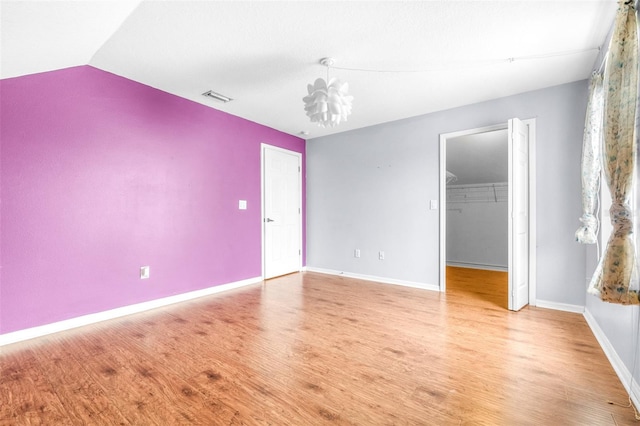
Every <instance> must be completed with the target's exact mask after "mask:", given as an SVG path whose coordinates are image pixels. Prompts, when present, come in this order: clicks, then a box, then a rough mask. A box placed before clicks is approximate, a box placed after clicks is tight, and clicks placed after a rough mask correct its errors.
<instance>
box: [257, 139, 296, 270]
mask: <svg viewBox="0 0 640 426" xmlns="http://www.w3.org/2000/svg"><path fill="white" fill-rule="evenodd" d="M301 162H302V156H301V155H300V153H297V152H293V151H288V150H285V149H280V148H276V147H271V146H267V145H263V146H262V171H263V176H262V182H263V195H262V204H263V209H262V211H263V216H262V217H263V268H264V278H265V279H267V278H273V277H277V276H279V275H284V274H288V273H291V272H296V271H299V270H300V269H301V266H302V204H301V199H302V191H301V188H302V178H301Z"/></svg>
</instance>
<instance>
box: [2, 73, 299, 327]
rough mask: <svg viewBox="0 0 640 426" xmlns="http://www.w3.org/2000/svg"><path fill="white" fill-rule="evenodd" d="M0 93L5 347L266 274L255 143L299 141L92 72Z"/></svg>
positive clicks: (32, 80)
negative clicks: (29, 335)
mask: <svg viewBox="0 0 640 426" xmlns="http://www.w3.org/2000/svg"><path fill="white" fill-rule="evenodd" d="M0 91H1V93H2V97H1V100H0V102H1V103H0V120H1V128H0V141H1V142H0V143H1V145H0V162H1V167H0V200H1V204H0V219H1V222H0V253H1V256H2V257H1V258H0V265H1V268H0V270H1V272H2V275H1V277H0V279H1V281H0V334H5V333H8V332H12V331H16V330H21V329H26V328H30V327H35V326H39V325H44V324H48V323H52V322H56V321H61V320H65V319H69V318H73V317H77V316H81V315H86V314H90V313H95V312H100V311H104V310H108V309H113V308H117V307H121V306H126V305H131V304H135V303H140V302H144V301H148V300H153V299H158V298H161V297H166V296H171V295H175V294H180V293H185V292H189V291H193V290H198V289H202V288H207V287H211V286H215V285H219V284H224V283H228V282H233V281H238V280H243V279H247V278H253V277H257V276H260V275H261V273H262V265H261V235H260V232H261V222H260V221H261V213H260V144H261V143H268V144H271V145H274V146H279V147H282V148H287V149H290V150H292V151H296V152H301V153H302V154H303V165H304V163H305V159H304V151H305V143H304V140H302V139H299V138H297V137H294V136H291V135H287V134H284V133H281V132H279V131H276V130H273V129H271V128H268V127H265V126H262V125H259V124H256V123H253V122H250V121H247V120H244V119H241V118H238V117H235V116H232V115H229V114H226V113H223V112H220V111H217V110H214V109H212V108H208V107H206V106H203V105H200V104H198V103H195V102H191V101H188V100H185V99H182V98H179V97H177V96H173V95H170V94H167V93H165V92H162V91H160V90H156V89H153V88H151V87H148V86H145V85H142V84H139V83H136V82H133V81H131V80H127V79H125V78H122V77H119V76H116V75H113V74H110V73H107V72H104V71H101V70H98V69H96V68H92V67H90V66H81V67H74V68H68V69H64V70H59V71H53V72H47V73H42V74H34V75H29V76H24V77H18V78H11V79H5V80H1V81H0ZM303 176H304V171H303ZM303 182H304V181H303ZM241 199H244V200H247V204H248V209H247V210H238V200H241ZM304 199H306V197H305V194H304V185H303V200H304ZM303 207H304V206H303ZM304 216H305V215H303V217H304ZM303 229H304V226H303ZM303 247H304V245H303ZM143 265H150V267H151V278H150V279H149V280H147V281H143V280H140V279H139V277H138V272H139V268H140V266H143Z"/></svg>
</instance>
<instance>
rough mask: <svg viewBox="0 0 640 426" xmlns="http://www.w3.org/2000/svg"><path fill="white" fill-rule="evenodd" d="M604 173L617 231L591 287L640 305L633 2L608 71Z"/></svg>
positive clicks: (623, 8) (620, 15)
mask: <svg viewBox="0 0 640 426" xmlns="http://www.w3.org/2000/svg"><path fill="white" fill-rule="evenodd" d="M605 88H606V92H607V93H606V95H605V117H604V151H603V158H604V163H603V167H604V171H605V177H606V181H607V185H608V186H609V190H610V192H611V198H612V204H611V209H610V212H611V223H612V225H613V231H612V233H611V236H610V237H609V241H608V242H607V248H606V251H605V253H604V255H603V256H602V258H601V259H600V263H599V264H598V267H597V269H596V272H595V273H594V275H593V278H592V279H591V283H590V284H589V293H591V294H595V295H599V296H600V298H601V299H602V300H604V301H606V302H612V303H620V304H625V305H628V304H635V305H637V304H639V302H638V280H637V271H636V264H635V263H636V253H635V245H634V241H633V238H632V236H631V233H632V232H633V222H632V218H633V212H632V210H631V208H630V206H629V197H630V195H631V190H632V186H633V185H632V183H633V176H634V173H635V151H636V137H635V120H636V102H637V94H638V34H637V23H636V11H635V8H634V5H633V2H632V1H630V2H628V3H624V2H622V1H621V2H620V3H619V9H618V12H617V15H616V21H615V24H614V29H613V36H612V39H611V46H610V48H609V57H608V58H607V66H606V69H605Z"/></svg>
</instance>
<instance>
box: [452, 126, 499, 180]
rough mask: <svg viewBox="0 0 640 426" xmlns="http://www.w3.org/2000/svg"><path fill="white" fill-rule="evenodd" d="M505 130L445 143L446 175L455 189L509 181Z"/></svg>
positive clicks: (463, 137) (453, 139)
mask: <svg viewBox="0 0 640 426" xmlns="http://www.w3.org/2000/svg"><path fill="white" fill-rule="evenodd" d="M508 141H509V138H508V136H507V129H503V130H494V131H492V132H484V133H476V134H472V135H465V136H458V137H457V138H448V139H447V171H450V172H451V173H453V174H454V175H456V177H457V178H458V179H457V180H456V182H455V183H454V184H455V185H469V184H478V183H499V182H507V181H508V180H509V176H508V171H509V162H508V156H509V153H508Z"/></svg>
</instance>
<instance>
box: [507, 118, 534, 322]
mask: <svg viewBox="0 0 640 426" xmlns="http://www.w3.org/2000/svg"><path fill="white" fill-rule="evenodd" d="M508 133H509V309H510V310H512V311H518V310H520V309H522V307H524V306H525V305H527V304H528V303H529V129H528V127H527V125H526V124H525V123H523V122H522V121H520V120H518V119H517V118H513V119H511V120H509V131H508Z"/></svg>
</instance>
